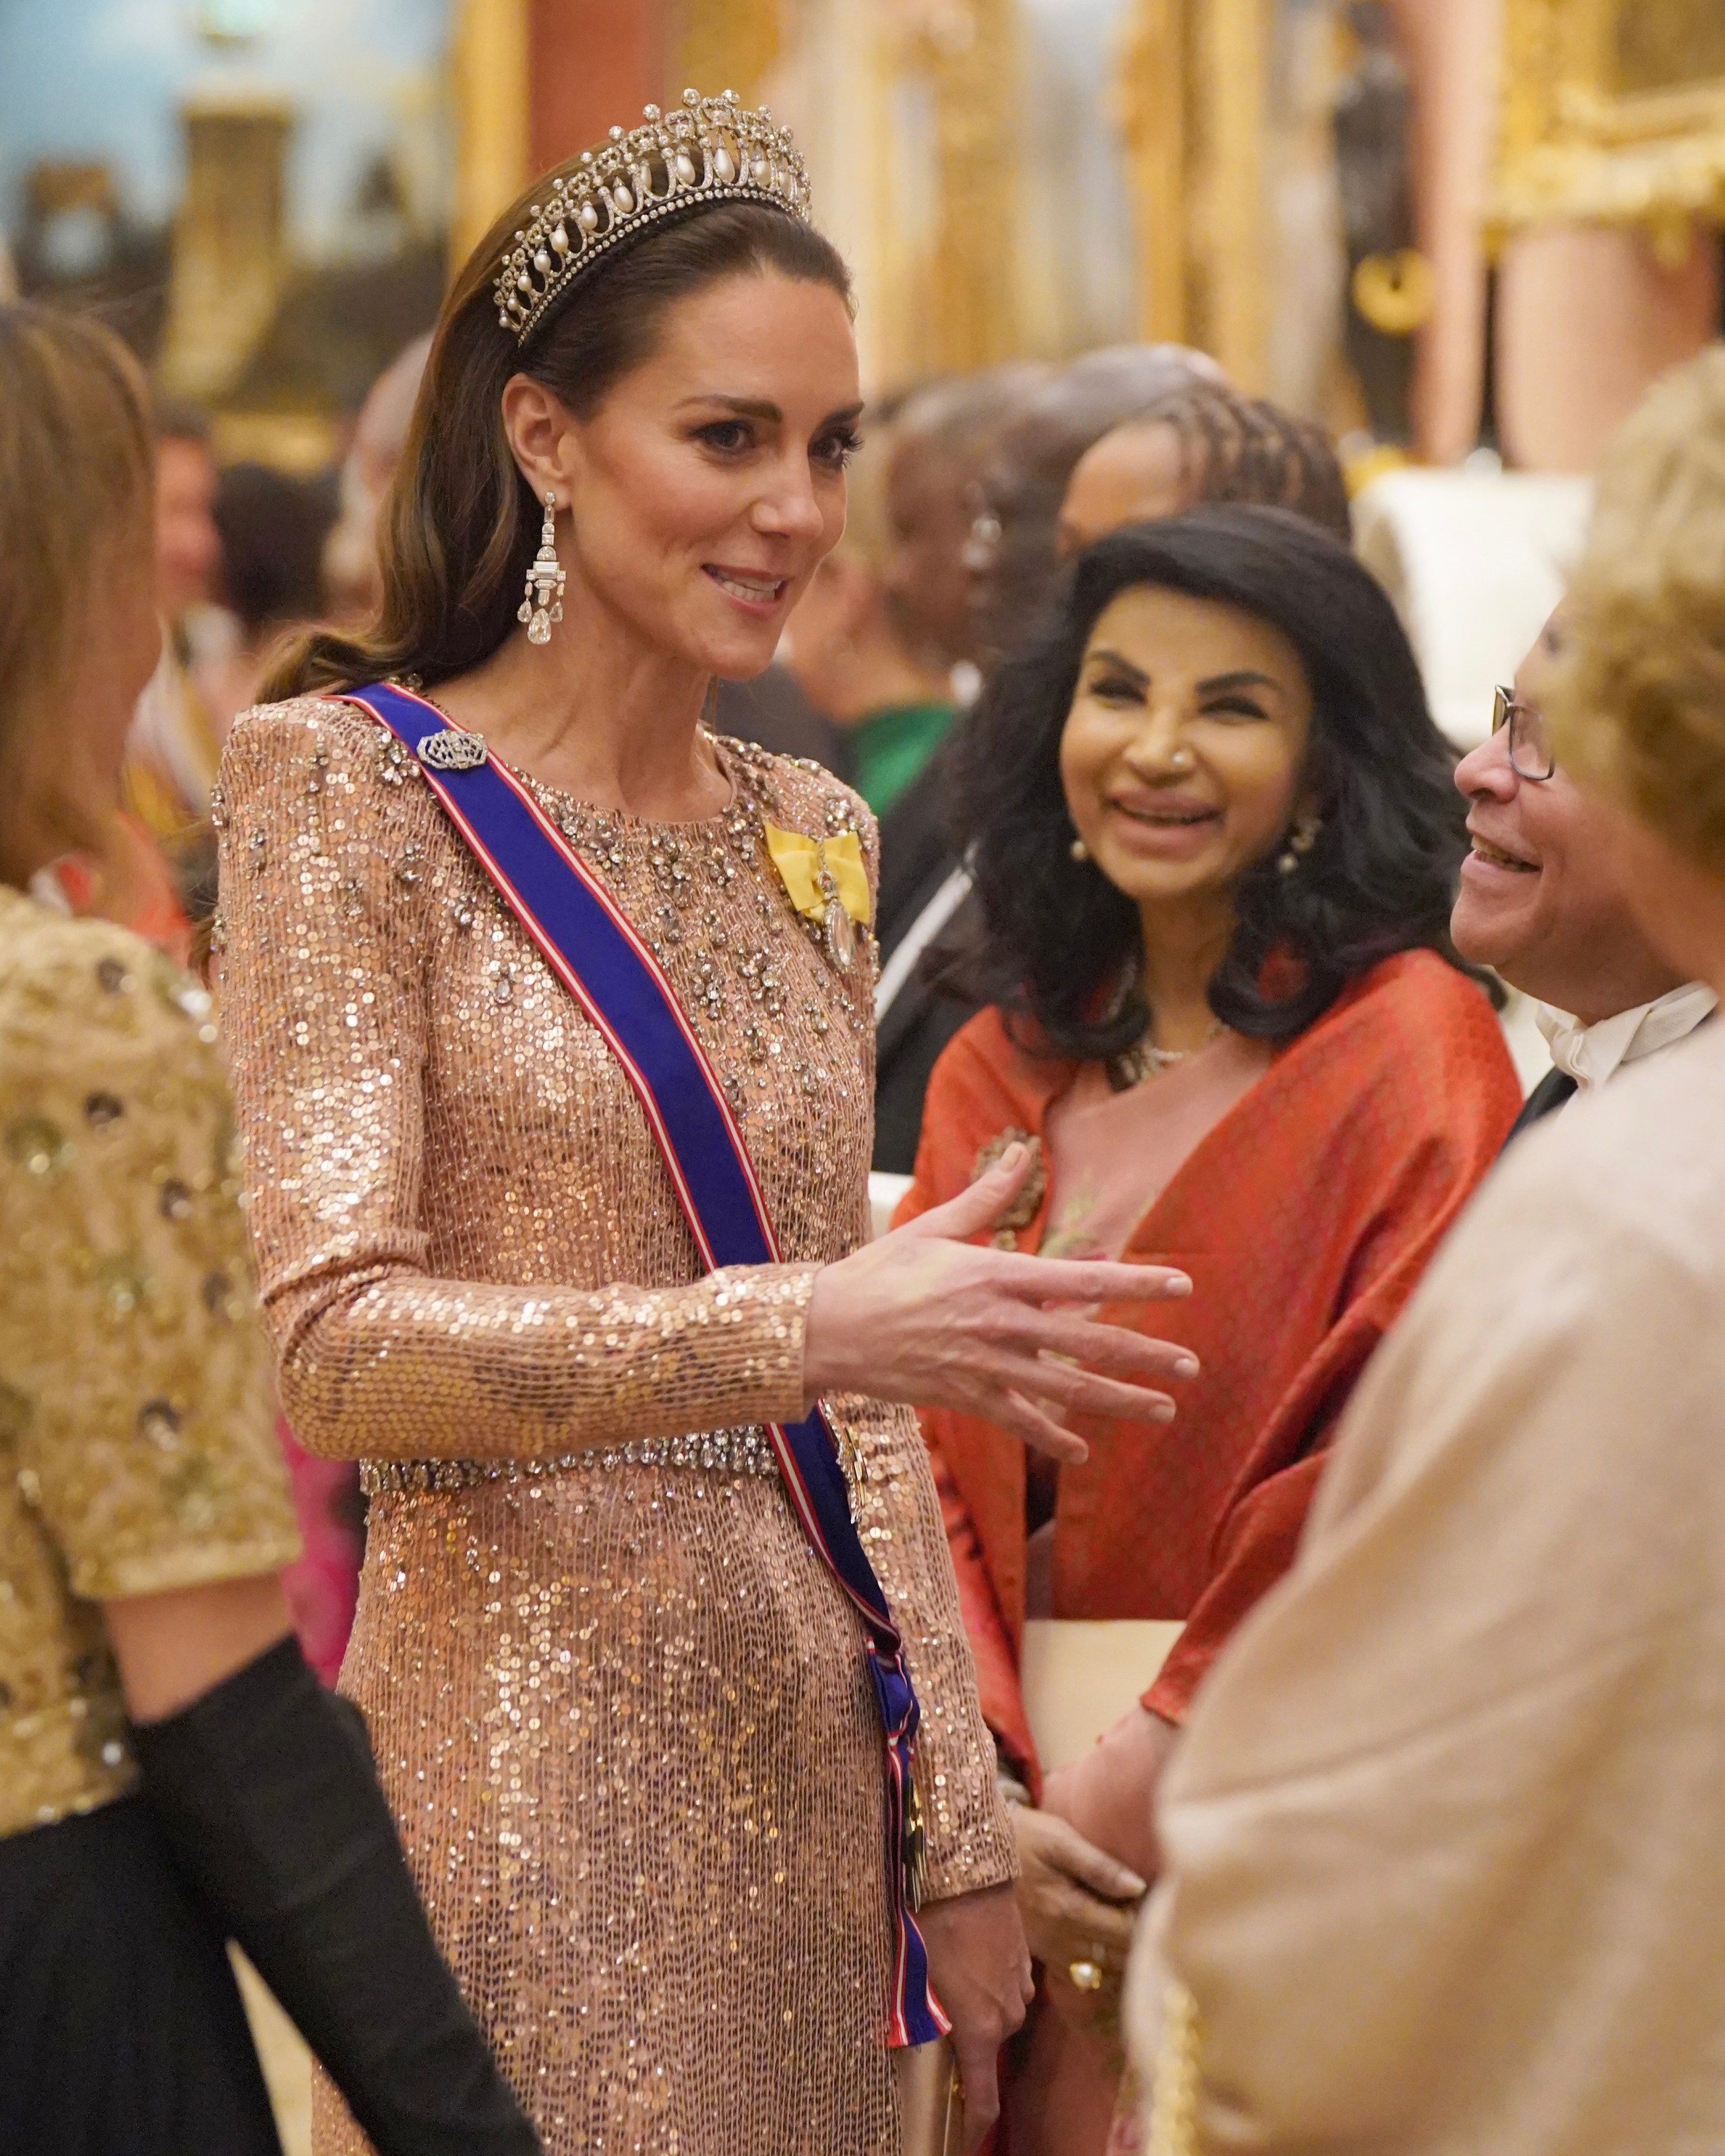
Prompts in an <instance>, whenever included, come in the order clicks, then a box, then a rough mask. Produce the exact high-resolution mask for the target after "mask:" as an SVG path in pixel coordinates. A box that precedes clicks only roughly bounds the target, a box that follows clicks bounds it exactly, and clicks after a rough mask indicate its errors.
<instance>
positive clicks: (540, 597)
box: [515, 494, 567, 644]
mask: <svg viewBox="0 0 1725 2156" xmlns="http://www.w3.org/2000/svg"><path fill="white" fill-rule="evenodd" d="M565 583H567V571H566V570H565V569H564V567H563V565H562V562H559V561H558V559H557V496H556V495H554V494H548V495H546V497H545V526H544V529H543V530H542V531H541V533H540V535H539V552H537V553H536V555H535V556H534V557H533V563H532V567H531V568H530V569H529V570H528V571H527V595H526V598H524V599H523V600H522V601H521V604H520V605H519V606H518V607H517V608H516V610H515V618H516V620H517V621H524V622H526V624H527V641H528V643H529V644H549V643H550V642H551V630H552V623H553V622H558V621H561V620H562V618H563V586H564V584H565Z"/></svg>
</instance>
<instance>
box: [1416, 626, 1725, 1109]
mask: <svg viewBox="0 0 1725 2156" xmlns="http://www.w3.org/2000/svg"><path fill="white" fill-rule="evenodd" d="M1562 651H1563V609H1562V608H1558V611H1557V613H1554V614H1553V616H1552V618H1551V619H1550V620H1549V621H1548V622H1547V624H1546V625H1545V627H1544V629H1543V630H1542V631H1541V632H1540V635H1539V640H1538V643H1537V644H1535V645H1534V647H1533V649H1532V650H1531V651H1530V652H1529V653H1528V654H1527V657H1526V658H1525V659H1524V660H1522V664H1521V667H1520V669H1519V670H1518V671H1517V675H1516V679H1515V685H1514V687H1513V689H1500V690H1498V691H1497V708H1496V711H1495V712H1494V715H1493V726H1492V731H1491V736H1490V737H1489V738H1488V739H1487V740H1486V741H1485V742H1482V743H1481V745H1480V747H1478V748H1476V749H1475V750H1474V751H1473V752H1471V754H1470V755H1468V756H1466V757H1463V758H1462V760H1461V762H1460V763H1459V764H1458V765H1457V766H1456V767H1455V783H1456V785H1457V786H1458V787H1460V788H1461V791H1462V793H1464V794H1466V797H1467V798H1468V801H1469V803H1471V808H1470V812H1469V815H1468V819H1467V828H1468V831H1469V833H1470V834H1471V837H1472V839H1473V850H1472V852H1471V854H1470V855H1469V856H1468V858H1467V859H1466V861H1464V862H1463V863H1462V867H1461V891H1460V893H1459V895H1458V896H1457V898H1456V901H1455V911H1454V912H1453V913H1452V914H1451V915H1450V934H1451V936H1453V937H1454V938H1455V947H1456V949H1457V950H1458V951H1460V952H1461V954H1462V956H1463V957H1466V958H1471V959H1473V960H1474V961H1475V962H1476V963H1477V964H1480V965H1486V966H1491V967H1492V968H1494V969H1495V970H1496V971H1497V973H1500V974H1501V975H1502V978H1504V979H1505V980H1506V981H1507V982H1508V983H1509V984H1510V986H1511V987H1512V988H1519V989H1520V990H1521V991H1522V993H1523V994H1524V995H1528V996H1532V997H1533V998H1535V999H1536V1000H1537V1001H1538V1003H1539V1004H1540V1005H1541V1006H1542V1008H1541V1009H1540V1010H1539V1012H1538V1024H1539V1029H1540V1031H1541V1032H1542V1033H1543V1034H1544V1035H1545V1038H1546V1040H1547V1043H1548V1045H1549V1046H1550V1049H1551V1052H1552V1069H1551V1070H1550V1071H1549V1072H1548V1074H1547V1075H1546V1076H1545V1077H1544V1078H1543V1079H1542V1080H1541V1081H1540V1083H1539V1084H1538V1086H1535V1088H1534V1089H1533V1091H1532V1094H1531V1095H1530V1096H1529V1097H1528V1101H1527V1106H1526V1107H1525V1108H1524V1109H1523V1110H1522V1114H1521V1117H1520V1120H1519V1121H1518V1122H1517V1124H1516V1126H1515V1129H1514V1130H1513V1131H1512V1132H1510V1136H1511V1137H1512V1138H1513V1137H1515V1136H1516V1134H1517V1132H1520V1131H1523V1130H1525V1129H1526V1128H1527V1127H1528V1125H1529V1124H1530V1123H1533V1122H1538V1119H1539V1118H1540V1117H1541V1116H1547V1115H1550V1114H1551V1113H1552V1112H1553V1111H1554V1110H1556V1109H1558V1108H1561V1107H1562V1106H1563V1104H1564V1103H1565V1102H1566V1101H1569V1100H1572V1099H1573V1098H1574V1096H1575V1095H1576V1094H1577V1093H1578V1092H1586V1091H1589V1090H1590V1089H1592V1088H1594V1087H1595V1086H1603V1085H1605V1084H1607V1083H1609V1081H1610V1080H1611V1079H1612V1078H1614V1077H1615V1075H1616V1074H1617V1073H1618V1072H1619V1071H1620V1070H1623V1069H1624V1068H1625V1066H1626V1065H1629V1064H1631V1063H1637V1062H1640V1060H1642V1059H1643V1058H1644V1057H1645V1056H1648V1055H1657V1054H1658V1053H1659V1052H1660V1050H1662V1049H1666V1048H1669V1047H1671V1046H1673V1045H1675V1044H1676V1042H1677V1041H1680V1040H1681V1039H1685V1038H1686V1036H1687V1035H1688V1034H1691V1033H1692V1032H1693V1031H1694V1029H1695V1028H1696V1027H1697V1025H1699V1024H1702V1022H1703V1020H1705V1019H1707V1018H1708V1017H1710V1016H1711V1015H1712V1010H1713V1007H1714V1003H1715V1000H1716V999H1715V998H1714V995H1713V993H1712V990H1711V989H1710V988H1706V987H1704V986H1703V985H1702V983H1699V982H1696V981H1686V980H1684V979H1683V978H1682V977H1681V975H1680V974H1677V973H1674V972H1673V971H1672V969H1671V967H1670V966H1669V965H1668V964H1667V963H1666V961H1665V960H1664V959H1663V958H1661V957H1660V955H1659V953H1658V952H1656V950H1655V949H1654V948H1653V947H1652V945H1651V943H1649V942H1648V941H1647V939H1646V938H1645V937H1644V936H1643V935H1642V933H1641V931H1640V928H1639V927H1637V925H1636V922H1635V916H1634V915H1633V913H1632V912H1631V911H1630V906H1629V901H1628V898H1627V896H1625V890H1624V886H1623V881H1622V873H1621V870H1620V866H1619V863H1618V859H1617V853H1616V848H1615V843H1614V826H1613V822H1612V818H1611V814H1610V812H1609V810H1607V809H1605V808H1603V807H1601V806H1600V805H1599V803H1596V802H1595V801H1594V799H1592V798H1590V797H1589V795H1587V794H1585V793H1583V792H1582V791H1581V789H1580V788H1579V787H1578V786H1576V785H1574V783H1573V782H1572V781H1571V780H1570V779H1569V778H1568V776H1567V775H1566V774H1565V773H1563V772H1561V771H1559V770H1558V768H1557V767H1556V765H1555V763H1554V762H1553V758H1552V755H1551V752H1550V749H1549V747H1548V743H1547V741H1546V736H1545V722H1544V720H1543V717H1542V716H1541V699H1542V696H1543V690H1544V687H1545V684H1546V682H1547V681H1548V680H1549V678H1550V675H1551V670H1552V669H1553V666H1554V665H1556V664H1557V662H1558V659H1559V658H1560V656H1561V654H1562Z"/></svg>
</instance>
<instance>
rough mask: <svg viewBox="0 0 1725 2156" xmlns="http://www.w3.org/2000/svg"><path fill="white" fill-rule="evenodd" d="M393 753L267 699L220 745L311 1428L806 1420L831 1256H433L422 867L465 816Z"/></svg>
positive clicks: (547, 1430) (261, 1108)
mask: <svg viewBox="0 0 1725 2156" xmlns="http://www.w3.org/2000/svg"><path fill="white" fill-rule="evenodd" d="M386 754H387V737H385V736H383V735H382V733H381V731H379V729H377V727H375V726H372V723H371V722H370V721H368V720H366V719H364V718H362V717H361V716H359V715H358V714H357V713H353V712H350V711H343V710H341V708H340V707H338V706H331V704H328V703H320V702H314V701H300V702H299V703H295V704H291V705H285V706H275V707H272V708H270V709H268V710H264V711H257V712H253V713H250V714H248V715H247V716H245V717H244V718H243V719H242V720H241V721H239V723H238V725H236V726H235V728H234V733H233V735H232V736H231V737H230V739H229V742H228V751H227V754H226V756H225V757H224V758H223V778H222V803H221V812H220V821H221V823H222V825H223V829H222V867H221V894H222V896H221V921H222V946H223V948H222V976H221V993H222V1007H223V1026H224V1029H225V1030H226V1032H227V1034H228V1039H229V1041H230V1044H231V1050H232V1055H233V1058H234V1089H235V1096H236V1099H237V1101H238V1103H239V1112H240V1122H241V1128H242V1131H243V1133H244V1138H245V1142H246V1147H247V1151H248V1155H249V1180H250V1183H251V1185H252V1192H253V1214H252V1227H253V1238H254V1245H255V1247H256V1250H257V1253H258V1260H259V1276H260V1281H261V1285H262V1289H263V1298H264V1312H265V1315H266V1318H267V1320H268V1322H269V1324H270V1329H271V1331H272V1332H273V1334H274V1336H275V1345H276V1353H277V1356H278V1358H279V1361H280V1376H281V1389H282V1397H283V1404H284V1406H285V1409H286V1411H287V1414H288V1418H289V1419H290V1422H291V1423H292V1424H293V1428H294V1433H295V1436H296V1437H297V1438H298V1439H299V1440H300V1443H301V1444H302V1445H305V1447H306V1449H307V1450H310V1451H314V1452H320V1453H323V1454H326V1455H333V1456H336V1457H340V1458H346V1459H388V1458H396V1459H413V1460H443V1459H459V1460H482V1459H531V1458H547V1457H555V1456H557V1455H561V1454H562V1453H565V1452H568V1451H571V1450H581V1449H582V1448H583V1447H586V1446H588V1445H602V1444H605V1443H609V1442H616V1441H621V1440H627V1439H632V1438H633V1439H639V1438H647V1437H668V1436H676V1435H683V1434H685V1433H687V1432H690V1431H694V1430H711V1429H718V1428H723V1427H727V1426H731V1425H735V1424H744V1423H750V1422H762V1421H771V1420H779V1419H784V1418H787V1417H794V1416H795V1415H797V1414H800V1413H801V1411H802V1383H803V1380H802V1371H803V1322H804V1316H805V1312H806V1310H807V1306H808V1301H809V1291H810V1289H811V1287H812V1286H813V1283H814V1272H815V1270H816V1269H815V1268H814V1266H812V1265H763V1266H747V1267H732V1268H729V1269H727V1270H721V1271H718V1272H714V1273H710V1274H708V1275H707V1276H706V1277H705V1278H702V1279H698V1280H695V1281H691V1284H689V1285H687V1286H659V1285H651V1286H635V1285H632V1284H629V1283H618V1284H615V1285H603V1284H597V1283H595V1284H589V1285H587V1286H578V1285H570V1286H533V1287H522V1286H514V1285H510V1284H506V1283H497V1282H489V1281H480V1280H471V1279H463V1278H460V1277H454V1276H446V1275H445V1274H444V1272H442V1271H440V1270H434V1268H433V1267H432V1266H431V1265H430V1263H429V1257H430V1251H429V1236H428V1234H427V1231H426V1229H425V1226H424V1220H423V1218H422V1211H421V1195H422V1191H423V1188H424V1177H425V1175H426V1173H427V1160H426V1136H427V1130H426V1124H427V1116H426V1104H425V1099H424V1085H425V1068H426V1047H427V1038H428V1014H429V1007H430V998H433V997H434V996H435V995H436V994H437V993H438V979H437V970H436V965H435V946H434V941H433V938H432V936H431V933H430V931H429V927H428V923H429V921H431V920H432V919H434V917H435V916H437V915H438V914H439V913H440V912H441V911H442V910H443V907H442V903H441V901H439V899H438V896H437V894H436V893H435V892H433V891H428V890H427V889H425V888H424V887H423V886H422V885H420V882H419V877H420V868H419V867H418V866H416V864H429V861H430V860H432V859H433V858H434V857H436V856H439V855H441V854H442V852H443V850H444V849H443V844H442V841H443V834H442V830H441V828H440V823H439V819H441V816H442V811H441V810H440V809H439V807H438V805H437V803H436V802H435V800H434V798H432V796H431V795H430V794H429V793H428V792H427V791H426V790H425V788H424V785H423V783H422V782H421V781H420V780H419V778H418V772H417V768H416V767H413V765H412V764H411V762H409V763H408V764H406V765H405V766H396V765H389V764H388V763H387V762H386ZM455 1172H459V1168H458V1169H457V1170H456V1171H455Z"/></svg>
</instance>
